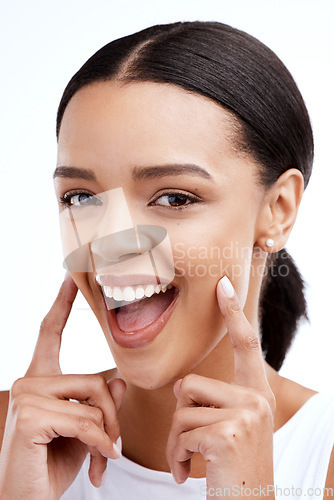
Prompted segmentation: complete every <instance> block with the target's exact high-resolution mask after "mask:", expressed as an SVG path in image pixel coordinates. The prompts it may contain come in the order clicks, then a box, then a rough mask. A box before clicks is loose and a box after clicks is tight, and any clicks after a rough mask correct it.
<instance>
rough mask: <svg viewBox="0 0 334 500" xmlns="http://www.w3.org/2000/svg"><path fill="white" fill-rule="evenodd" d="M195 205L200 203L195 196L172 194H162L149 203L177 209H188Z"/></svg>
mask: <svg viewBox="0 0 334 500" xmlns="http://www.w3.org/2000/svg"><path fill="white" fill-rule="evenodd" d="M158 200H160V202H159V203H157V202H158ZM193 203H199V200H198V199H197V198H195V197H193V196H190V195H189V194H185V193H177V192H170V193H162V194H161V195H160V196H158V197H157V198H156V199H155V200H154V201H152V202H151V203H149V205H158V206H163V207H167V208H176V209H177V208H183V207H186V206H188V205H191V204H193Z"/></svg>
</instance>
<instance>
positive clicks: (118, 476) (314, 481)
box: [61, 392, 334, 500]
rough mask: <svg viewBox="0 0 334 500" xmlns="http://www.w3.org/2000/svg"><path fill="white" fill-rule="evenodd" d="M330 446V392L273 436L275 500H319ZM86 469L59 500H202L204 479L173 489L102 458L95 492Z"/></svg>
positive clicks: (156, 476) (128, 464) (164, 480)
mask: <svg viewBox="0 0 334 500" xmlns="http://www.w3.org/2000/svg"><path fill="white" fill-rule="evenodd" d="M333 445H334V394H331V393H325V392H320V393H316V394H314V395H313V396H311V397H310V398H309V399H308V400H307V401H306V402H305V403H304V405H303V406H302V407H301V408H300V409H299V410H298V411H297V412H296V413H295V414H294V415H293V416H292V418H290V420H288V421H287V422H286V423H285V424H284V425H283V426H282V427H281V428H280V429H278V430H277V431H276V432H275V433H274V485H273V488H274V489H275V495H276V499H282V500H283V499H284V500H286V499H287V498H289V499H296V500H297V499H298V500H300V499H301V498H302V497H304V498H307V499H308V500H311V499H313V500H319V499H322V498H323V496H324V487H325V483H326V476H327V470H328V465H329V460H330V455H331V451H332V448H333ZM88 468H89V454H88V455H87V457H86V459H85V461H84V463H83V466H82V468H81V470H80V472H79V474H78V475H77V477H76V479H75V480H74V482H73V483H72V485H71V486H70V487H69V489H68V490H67V491H66V492H65V493H64V495H63V496H62V497H61V498H62V500H102V499H103V500H106V499H108V500H109V499H110V500H170V499H171V498H173V500H186V499H189V500H203V498H204V499H205V498H206V480H205V478H192V477H190V478H188V479H187V481H186V482H185V483H183V484H181V485H178V484H176V483H175V482H174V479H173V477H172V475H171V473H169V472H162V471H156V470H151V469H147V468H146V467H142V466H141V465H138V464H136V463H134V462H132V461H131V460H129V459H127V458H126V457H124V456H122V457H121V458H119V459H117V460H111V459H109V460H108V468H107V478H106V481H105V483H104V485H103V486H102V487H100V488H95V487H94V486H93V485H92V484H91V482H90V481H89V477H88ZM246 494H247V492H246ZM225 495H226V492H225ZM221 496H223V495H221ZM226 496H227V495H226ZM231 496H232V494H231ZM234 496H235V495H234ZM248 496H249V494H248ZM258 496H259V495H258Z"/></svg>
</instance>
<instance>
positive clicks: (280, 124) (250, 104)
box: [57, 21, 313, 370]
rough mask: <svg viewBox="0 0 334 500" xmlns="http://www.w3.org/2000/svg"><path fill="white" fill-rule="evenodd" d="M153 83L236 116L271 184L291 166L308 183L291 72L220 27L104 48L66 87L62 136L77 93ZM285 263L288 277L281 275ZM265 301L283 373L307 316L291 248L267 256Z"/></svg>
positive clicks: (306, 132) (307, 138)
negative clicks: (106, 85)
mask: <svg viewBox="0 0 334 500" xmlns="http://www.w3.org/2000/svg"><path fill="white" fill-rule="evenodd" d="M108 80H118V81H123V82H131V81H134V82H135V81H150V82H156V83H169V84H173V85H178V86H180V87H182V88H184V89H186V90H188V91H191V92H195V93H197V94H200V95H203V96H205V97H208V98H210V99H213V100H214V101H216V102H217V103H219V104H220V105H221V106H223V107H224V108H225V109H227V110H229V111H230V112H231V113H232V114H233V116H234V117H235V120H236V123H237V125H238V126H237V129H238V133H237V137H236V147H237V148H238V149H239V150H240V151H243V152H246V153H247V154H250V155H251V156H252V157H253V158H254V160H255V161H256V162H257V164H258V165H259V179H260V182H261V183H262V185H263V186H265V188H269V187H270V186H272V185H273V184H274V183H275V182H276V181H277V179H278V178H279V176H280V175H281V174H282V173H283V172H285V171H286V170H288V169H289V168H297V169H299V170H300V171H301V172H302V174H303V177H304V185H305V187H306V186H307V184H308V181H309V178H310V175H311V171H312V162H313V136H312V129H311V125H310V120H309V116H308V112H307V110H306V107H305V104H304V101H303V98H302V96H301V94H300V92H299V90H298V88H297V86H296V84H295V82H294V80H293V78H292V76H291V74H290V73H289V71H288V70H287V68H286V67H285V66H284V64H283V63H282V62H281V61H280V59H279V58H278V57H277V56H276V55H275V54H274V53H273V52H272V51H271V50H270V49H269V48H268V47H266V46H265V45H264V44H262V43H261V42H260V41H258V40H257V39H255V38H253V37H252V36H250V35H248V34H246V33H244V32H242V31H240V30H237V29H235V28H232V27H231V26H228V25H225V24H221V23H216V22H200V21H196V22H184V23H173V24H166V25H158V26H153V27H151V28H147V29H145V30H142V31H140V32H138V33H135V34H133V35H130V36H126V37H124V38H120V39H118V40H115V41H113V42H111V43H108V44H107V45H105V46H104V47H102V48H101V49H100V50H99V51H98V52H96V54H94V55H93V56H92V57H91V58H90V59H88V61H87V62H86V63H85V64H84V65H83V66H82V67H81V68H80V69H79V71H78V72H77V73H76V74H75V75H74V76H73V78H72V79H71V80H70V82H69V83H68V85H67V87H66V89H65V91H64V94H63V96H62V99H61V102H60V104H59V108H58V114H57V137H58V134H59V130H60V126H61V122H62V118H63V115H64V112H65V109H66V106H67V104H68V103H69V101H70V99H71V98H72V96H73V95H74V94H75V93H76V92H77V91H78V90H80V89H81V88H82V87H84V86H86V85H89V84H90V83H94V82H98V81H108ZM283 264H284V266H285V268H284V269H285V273H284V274H283V273H282V272H276V273H275V270H276V271H277V270H278V269H280V268H281V266H282V265H283ZM267 270H268V271H269V272H268V273H267V274H266V276H265V278H264V279H263V282H262V288H261V296H260V314H261V333H262V348H263V351H264V353H265V355H266V361H267V362H268V363H269V364H270V365H271V366H272V367H273V368H275V369H276V370H278V369H279V368H280V367H281V365H282V363H283V361H284V357H285V355H286V352H287V350H288V349H289V347H290V345H291V342H292V340H293V337H294V335H295V333H296V328H297V324H298V322H299V320H300V319H302V318H303V317H304V318H306V319H308V317H307V308H306V302H305V298H304V282H303V280H302V277H301V275H300V274H299V272H298V270H297V268H296V266H295V264H294V261H293V260H292V258H291V257H290V256H289V255H288V253H287V252H286V250H285V249H282V250H281V251H280V252H277V253H276V254H269V256H268V267H267Z"/></svg>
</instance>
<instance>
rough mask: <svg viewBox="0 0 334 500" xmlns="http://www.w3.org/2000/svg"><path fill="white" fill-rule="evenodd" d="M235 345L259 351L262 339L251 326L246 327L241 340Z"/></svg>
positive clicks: (247, 349)
mask: <svg viewBox="0 0 334 500" xmlns="http://www.w3.org/2000/svg"><path fill="white" fill-rule="evenodd" d="M235 347H236V348H239V349H243V350H246V351H257V350H259V349H260V341H259V339H258V337H257V336H256V335H255V333H254V330H253V329H252V327H251V326H250V327H249V328H246V330H245V331H244V335H243V336H242V338H241V339H240V342H239V343H238V345H237V346H235Z"/></svg>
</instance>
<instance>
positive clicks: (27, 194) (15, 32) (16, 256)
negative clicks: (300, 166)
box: [0, 0, 334, 392]
mask: <svg viewBox="0 0 334 500" xmlns="http://www.w3.org/2000/svg"><path fill="white" fill-rule="evenodd" d="M196 19H198V20H216V21H222V22H225V23H227V24H231V25H232V26H235V27H237V28H239V29H243V30H245V31H247V32H249V33H250V34H252V35H254V36H256V37H257V38H259V39H260V40H261V41H263V42H264V43H266V44H267V45H269V47H271V48H272V49H273V50H274V51H275V52H276V53H277V54H278V56H279V57H280V58H281V59H282V60H283V62H284V63H285V64H286V66H287V67H288V68H289V69H290V71H291V72H292V74H293V76H294V77H295V79H296V81H297V84H298V85H299V88H300V90H301V92H302V94H303V96H304V98H305V101H306V104H307V106H308V109H309V112H310V116H311V120H312V123H313V128H314V135H315V145H316V157H315V164H314V171H313V175H312V177H311V181H310V184H309V186H308V188H307V190H306V192H305V195H304V198H303V201H302V204H301V208H300V211H299V216H298V220H297V223H296V225H295V228H294V230H293V233H292V235H291V237H290V240H289V243H288V245H287V249H288V250H289V251H290V253H291V254H292V256H293V257H294V258H295V260H296V262H297V265H298V266H299V268H300V270H301V272H302V274H303V276H304V278H305V280H306V282H307V284H308V289H307V298H308V304H309V314H310V318H311V324H310V325H308V324H305V325H303V326H301V327H300V329H299V333H298V335H297V337H296V340H295V342H294V344H293V347H292V349H291V351H290V353H289V354H288V356H287V358H286V361H285V363H284V365H283V368H282V369H281V372H280V373H281V374H282V375H283V376H285V377H288V378H291V379H293V380H295V381H297V382H299V383H301V384H303V385H305V386H308V387H311V388H313V389H315V390H318V391H319V390H322V391H330V392H333V391H332V381H333V379H334V377H333V374H334V368H333V367H331V366H330V363H331V361H332V359H333V348H334V339H333V337H334V328H333V320H332V311H333V309H332V302H333V295H334V294H333V281H334V271H333V265H332V261H333V259H332V253H333V234H332V232H333V181H334V173H333V153H332V149H333V122H332V120H333V116H334V106H333V97H332V96H333V89H334V78H333V76H334V72H333V59H334V57H333V55H334V30H333V19H334V2H333V1H332V0H327V1H326V0H317V1H315V0H299V1H298V0H279V1H278V0H277V1H272V0H263V1H260V0H252V1H249V0H244V1H242V0H234V1H231V0H229V1H225V0H216V1H214V0H206V1H205V2H203V0H200V1H198V0H191V1H180V0H177V1H175V0H169V1H168V2H158V1H156V0H154V1H153V0H152V1H149V0H139V1H138V0H132V1H131V0H130V1H129V0H128V1H126V0H122V1H119V0H117V1H107V0H94V2H93V1H87V0H57V1H53V2H51V1H46V0H29V1H28V2H27V1H26V0H15V1H12V2H5V1H4V0H2V3H1V7H0V38H1V43H0V51H1V54H0V61H1V63H0V64H1V80H0V82H1V83H0V85H1V93H0V99H1V104H0V137H1V148H0V168H1V171H0V175H1V191H0V192H1V205H0V206H1V246H0V252H1V256H0V257H1V260H0V262H1V302H0V304H1V325H0V331H1V344H0V389H8V388H9V387H10V386H11V384H12V383H13V381H14V380H15V379H16V378H18V377H20V376H22V375H23V374H24V373H25V370H26V369H27V367H28V364H29V361H30V359H31V356H32V353H33V349H34V345H35V341H36V338H37V335H38V329H39V325H40V322H41V320H42V318H43V317H44V315H45V313H46V312H47V310H48V309H49V307H50V305H51V303H52V302H53V300H54V298H55V296H56V294H57V290H58V287H59V285H60V283H61V281H62V279H63V276H64V270H63V268H62V254H61V247H60V237H59V229H58V219H57V205H56V200H55V196H54V192H53V184H52V172H53V169H54V167H55V161H56V139H55V121H56V110H57V106H58V103H59V100H60V98H61V94H62V92H63V90H64V88H65V86H66V84H67V82H68V80H69V79H70V78H71V76H72V75H73V74H74V73H75V72H76V71H77V70H78V69H79V67H80V66H81V65H82V64H83V63H84V62H85V61H86V60H87V59H88V57H90V56H91V55H92V54H93V53H94V52H95V51H96V50H98V49H99V48H100V47H102V46H103V45H105V44H106V43H108V42H109V41H111V40H113V39H115V38H118V37H120V36H123V35H127V34H130V33H132V32H134V31H138V30H139V29H142V28H145V27H147V26H150V25H152V24H157V23H166V22H173V21H180V20H196ZM61 366H62V369H63V371H64V373H90V372H91V373H93V372H97V371H100V370H104V369H107V368H110V367H112V366H114V362H113V359H112V357H111V354H110V351H109V348H108V346H107V343H106V341H105V340H104V336H103V333H102V331H101V329H100V327H99V325H98V323H97V321H96V319H95V317H94V316H93V313H92V312H91V311H90V310H89V309H88V308H87V306H86V304H85V302H84V300H83V298H82V297H79V298H78V299H77V301H76V303H75V305H74V311H73V313H72V315H71V317H70V320H69V322H68V325H67V326H66V329H65V332H64V338H63V346H62V350H61Z"/></svg>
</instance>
